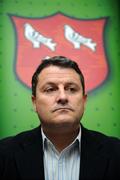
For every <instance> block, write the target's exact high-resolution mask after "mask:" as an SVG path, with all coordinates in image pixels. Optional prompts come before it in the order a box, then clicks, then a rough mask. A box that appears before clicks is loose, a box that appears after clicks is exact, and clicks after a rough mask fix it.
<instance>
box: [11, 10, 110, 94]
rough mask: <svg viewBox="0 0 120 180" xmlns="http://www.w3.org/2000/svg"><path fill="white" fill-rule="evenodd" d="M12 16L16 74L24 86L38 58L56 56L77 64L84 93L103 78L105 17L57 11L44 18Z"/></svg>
mask: <svg viewBox="0 0 120 180" xmlns="http://www.w3.org/2000/svg"><path fill="white" fill-rule="evenodd" d="M11 19H12V21H13V24H14V28H15V32H16V74H17V77H18V79H19V80H20V81H21V82H22V83H23V84H25V85H26V86H28V87H31V78H32V74H33V72H34V71H35V69H36V68H37V66H38V65H39V64H40V62H41V60H42V59H44V58H47V57H52V56H56V55H59V56H66V57H68V58H70V59H72V60H75V61H76V62H77V63H78V65H79V67H80V69H81V70H82V72H83V74H84V76H85V84H86V91H87V92H88V91H91V90H93V89H95V88H97V87H98V86H100V85H101V84H102V83H103V82H104V81H105V79H106V77H107V75H108V64H107V58H106V55H105V48H104V43H105V42H104V30H105V25H106V19H105V18H102V19H95V20H81V19H76V18H71V17H68V16H65V15H64V14H61V13H57V14H55V15H52V16H48V17H44V18H23V17H17V16H11Z"/></svg>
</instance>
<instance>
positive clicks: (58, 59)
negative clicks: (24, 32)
mask: <svg viewBox="0 0 120 180" xmlns="http://www.w3.org/2000/svg"><path fill="white" fill-rule="evenodd" d="M51 65H52V66H58V67H62V68H72V69H74V70H75V71H76V72H77V73H78V74H79V76H80V80H81V84H82V88H83V94H85V82H84V76H83V74H82V72H81V70H80V68H79V67H78V64H77V63H76V62H75V61H73V60H71V59H68V58H66V57H64V56H54V57H51V58H47V59H43V60H42V62H41V64H40V65H39V66H38V67H37V69H36V71H35V72H34V74H33V76H32V95H34V96H36V86H37V82H38V75H39V74H40V72H41V71H42V70H43V69H44V68H46V67H48V66H51Z"/></svg>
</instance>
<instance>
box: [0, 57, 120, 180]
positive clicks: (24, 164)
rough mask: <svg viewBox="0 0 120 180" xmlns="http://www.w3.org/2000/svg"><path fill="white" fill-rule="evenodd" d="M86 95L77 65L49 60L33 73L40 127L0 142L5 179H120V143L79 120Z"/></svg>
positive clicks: (0, 173) (0, 169) (0, 168)
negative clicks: (86, 126)
mask: <svg viewBox="0 0 120 180" xmlns="http://www.w3.org/2000/svg"><path fill="white" fill-rule="evenodd" d="M86 99H87V95H86V94H85V85H84V77H83V74H82V72H81V70H80V69H79V67H78V65H77V64H76V63H75V62H74V61H71V60H70V59H67V58H65V57H61V56H56V57H53V58H49V59H45V60H43V61H42V63H41V64H40V65H39V67H38V68H37V70H36V72H35V73H34V75H33V77H32V102H33V106H34V109H35V111H36V112H37V114H38V117H39V119H40V121H41V126H40V127H37V128H35V129H33V130H30V131H27V132H23V133H21V134H18V135H16V136H15V137H9V138H6V139H3V140H1V142H0V179H9V178H11V179H39V180H89V179H90V180H95V179H96V180H98V179H100V180H103V179H104V180H107V179H111V180H113V179H115V180H116V179H120V141H119V140H118V139H117V138H112V137H111V138H110V137H107V136H105V135H103V134H101V133H98V132H95V131H91V130H87V129H86V128H84V127H83V126H82V125H81V124H80V119H81V118H82V116H83V113H84V109H85V104H86Z"/></svg>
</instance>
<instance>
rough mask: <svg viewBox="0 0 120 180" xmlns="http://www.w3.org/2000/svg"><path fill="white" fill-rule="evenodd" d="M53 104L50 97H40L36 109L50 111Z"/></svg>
mask: <svg viewBox="0 0 120 180" xmlns="http://www.w3.org/2000/svg"><path fill="white" fill-rule="evenodd" d="M51 106H52V101H51V99H50V98H44V97H41V98H38V99H37V101H36V109H37V111H39V112H46V111H49V109H50V108H51Z"/></svg>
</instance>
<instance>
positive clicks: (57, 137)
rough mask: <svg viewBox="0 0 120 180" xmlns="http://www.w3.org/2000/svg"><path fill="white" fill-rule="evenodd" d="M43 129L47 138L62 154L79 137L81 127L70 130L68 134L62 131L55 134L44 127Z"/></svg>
mask: <svg viewBox="0 0 120 180" xmlns="http://www.w3.org/2000/svg"><path fill="white" fill-rule="evenodd" d="M42 129H43V132H44V134H45V135H46V137H47V138H48V139H49V140H50V141H51V142H52V143H53V144H54V146H55V148H56V149H57V151H58V152H59V153H60V152H61V151H62V150H63V149H65V148H66V147H67V146H69V145H70V144H71V143H72V142H73V141H74V139H75V138H76V137H77V135H78V133H79V130H80V126H79V127H77V128H76V129H73V130H69V131H66V132H62V131H61V130H57V131H56V132H55V131H54V132H53V131H51V129H50V130H49V129H46V128H44V127H42Z"/></svg>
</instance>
